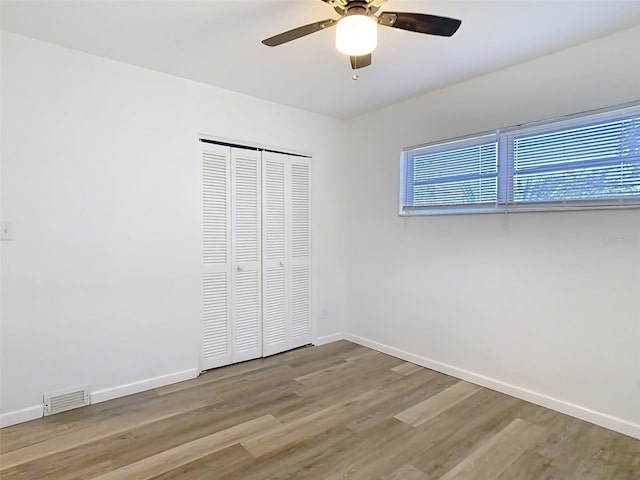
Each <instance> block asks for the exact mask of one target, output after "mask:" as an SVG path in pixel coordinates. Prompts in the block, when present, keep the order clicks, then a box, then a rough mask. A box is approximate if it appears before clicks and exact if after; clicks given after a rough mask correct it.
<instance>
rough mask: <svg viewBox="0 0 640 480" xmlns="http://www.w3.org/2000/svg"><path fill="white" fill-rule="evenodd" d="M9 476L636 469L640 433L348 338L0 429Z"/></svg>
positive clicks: (434, 475) (470, 474) (623, 472)
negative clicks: (608, 425) (573, 415)
mask: <svg viewBox="0 0 640 480" xmlns="http://www.w3.org/2000/svg"><path fill="white" fill-rule="evenodd" d="M0 469H1V473H0V477H1V478H2V479H3V480H10V479H29V480H36V479H38V480H40V479H64V480H71V479H100V480H112V479H113V480H115V479H117V480H123V479H135V480H142V479H158V480H160V479H161V480H169V479H188V480H190V479H207V480H209V479H242V480H267V479H294V478H295V479H303V478H304V479H319V480H336V479H342V478H349V479H366V480H371V479H375V480H378V479H379V480H428V479H434V480H435V479H441V480H454V479H457V480H494V479H495V480H529V479H531V480H538V479H540V480H542V479H544V480H551V479H558V480H567V479H576V480H578V479H579V480H610V479H615V480H639V479H640V440H635V439H632V438H630V437H627V436H624V435H621V434H617V433H615V432H612V431H609V430H606V429H604V428H600V427H597V426H594V425H591V424H589V423H586V422H582V421H580V420H576V419H574V418H571V417H568V416H565V415H562V414H559V413H557V412H554V411H551V410H548V409H545V408H542V407H539V406H536V405H533V404H531V403H527V402H524V401H522V400H518V399H516V398H513V397H509V396H507V395H503V394H500V393H497V392H494V391H492V390H488V389H486V388H482V387H478V386H476V385H473V384H470V383H467V382H464V381H460V380H457V379H455V378H453V377H449V376H446V375H442V374H440V373H437V372H434V371H432V370H428V369H425V368H422V367H419V366H416V365H413V364H410V363H406V362H404V361H402V360H399V359H397V358H394V357H391V356H388V355H384V354H382V353H379V352H376V351H373V350H370V349H367V348H365V347H361V346H358V345H355V344H352V343H349V342H345V341H342V342H336V343H332V344H329V345H324V346H320V347H307V348H303V349H299V350H294V351H291V352H287V353H284V354H281V355H276V356H273V357H269V358H266V359H260V360H255V361H251V362H246V363H242V364H238V365H233V366H230V367H225V368H221V369H217V370H214V371H211V372H208V373H206V374H203V375H201V376H200V377H198V378H197V379H194V380H190V381H187V382H182V383H179V384H175V385H170V386H168V387H163V388H158V389H156V390H151V391H148V392H144V393H140V394H137V395H131V396H129V397H124V398H121V399H117V400H112V401H110V402H105V403H101V404H97V405H92V406H90V407H85V408H82V409H77V410H73V411H69V412H65V413H61V414H58V415H54V416H51V417H47V418H43V419H40V420H35V421H33V422H29V423H25V424H22V425H16V426H13V427H8V428H5V429H3V430H0Z"/></svg>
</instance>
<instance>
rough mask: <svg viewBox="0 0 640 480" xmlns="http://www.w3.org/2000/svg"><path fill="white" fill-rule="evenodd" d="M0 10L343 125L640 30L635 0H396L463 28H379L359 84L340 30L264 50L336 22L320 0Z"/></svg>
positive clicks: (19, 24) (71, 4) (14, 1)
mask: <svg viewBox="0 0 640 480" xmlns="http://www.w3.org/2000/svg"><path fill="white" fill-rule="evenodd" d="M1 6H2V12H1V13H2V28H3V29H5V30H8V31H11V32H14V33H19V34H23V35H27V36H30V37H34V38H37V39H40V40H44V41H47V42H51V43H56V44H59V45H63V46H65V47H69V48H73V49H77V50H81V51H85V52H88V53H92V54H95V55H100V56H103V57H108V58H112V59H116V60H119V61H122V62H126V63H131V64H134V65H139V66H142V67H146V68H150V69H153V70H158V71H161V72H166V73H169V74H172V75H176V76H179V77H184V78H188V79H191V80H196V81H199V82H203V83H207V84H211V85H216V86H219V87H222V88H226V89H229V90H234V91H237V92H241V93H245V94H248V95H252V96H255V97H259V98H264V99H267V100H271V101H274V102H277V103H281V104H285V105H291V106H293V107H297V108H301V109H305V110H310V111H313V112H318V113H321V114H325V115H329V116H334V117H338V118H349V117H353V116H355V115H358V114H360V113H363V112H366V111H368V110H372V109H375V108H379V107H381V106H383V105H386V104H389V103H393V102H396V101H398V100H401V99H404V98H408V97H411V96H413V95H416V94H419V93H422V92H426V91H429V90H433V89H435V88H439V87H442V86H444V85H447V84H451V83H455V82H459V81H461V80H464V79H467V78H471V77H474V76H477V75H480V74H483V73H486V72H489V71H493V70H497V69H500V68H504V67H507V66H509V65H513V64H516V63H520V62H523V61H526V60H530V59H532V58H535V57H539V56H542V55H546V54H549V53H552V52H554V51H557V50H561V49H564V48H567V47H569V46H572V45H576V44H579V43H583V42H585V41H588V40H591V39H594V38H598V37H601V36H604V35H607V34H610V33H613V32H615V31H618V30H623V29H625V28H629V27H632V26H635V25H639V24H640V1H637V0H630V1H616V0H572V1H551V0H521V1H520V0H508V1H507V0H503V1H480V0H475V1H458V0H448V1H426V0H423V1H407V0H389V2H388V3H387V4H386V5H384V6H383V7H382V9H381V11H385V10H388V11H408V12H419V13H430V14H435V15H443V16H448V17H454V18H459V19H461V20H462V26H461V27H460V30H458V32H457V33H456V34H455V35H454V36H453V37H451V38H443V37H435V36H430V35H420V34H416V33H411V32H406V31H401V30H397V29H392V28H386V27H379V39H378V48H377V50H376V51H375V52H374V53H373V65H372V66H371V67H368V68H365V69H361V70H359V71H358V73H359V76H360V78H359V80H357V81H353V80H352V79H351V75H352V74H353V72H352V70H351V68H350V66H349V60H348V58H347V57H346V56H344V55H342V54H340V53H339V52H337V51H336V49H335V47H334V35H335V29H329V30H325V31H321V32H318V33H315V34H313V35H310V36H307V37H304V38H302V39H298V40H296V41H294V42H291V43H287V44H284V45H281V46H279V47H275V48H269V47H266V46H264V45H262V44H261V43H260V41H261V40H262V39H264V38H267V37H270V36H272V35H275V34H276V33H280V32H282V31H285V30H289V29H291V28H294V27H297V26H300V25H304V24H307V23H311V22H314V21H318V20H323V19H326V18H338V16H337V14H336V13H335V12H334V11H333V9H332V8H331V7H330V6H329V5H327V4H325V3H323V2H321V1H320V0H287V1H283V0H228V1H224V0H208V1H192V0H155V1H142V0H129V1H116V0H75V1H69V0H44V1H41V0H2V3H1ZM629 53H631V52H626V53H625V52H621V54H629ZM630 61H635V60H632V59H631V57H630Z"/></svg>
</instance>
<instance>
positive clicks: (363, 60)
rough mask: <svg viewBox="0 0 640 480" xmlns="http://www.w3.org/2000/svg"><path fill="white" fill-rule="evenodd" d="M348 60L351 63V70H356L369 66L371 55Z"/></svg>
mask: <svg viewBox="0 0 640 480" xmlns="http://www.w3.org/2000/svg"><path fill="white" fill-rule="evenodd" d="M349 60H350V61H351V68H352V69H354V70H357V69H358V68H364V67H368V66H369V65H371V54H370V53H367V54H366V55H360V56H358V57H354V56H351V57H349Z"/></svg>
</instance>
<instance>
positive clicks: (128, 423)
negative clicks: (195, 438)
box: [0, 400, 208, 472]
mask: <svg viewBox="0 0 640 480" xmlns="http://www.w3.org/2000/svg"><path fill="white" fill-rule="evenodd" d="M207 404H208V402H207V401H206V400H198V401H196V402H189V403H185V404H182V405H172V406H171V409H164V410H161V411H159V412H158V413H154V412H153V411H146V412H140V413H139V414H138V415H136V416H135V417H136V418H134V417H133V416H130V415H129V416H124V417H115V418H113V419H110V420H105V421H102V422H100V423H96V424H94V425H92V426H88V427H85V428H84V429H82V430H76V431H72V432H68V433H63V434H61V435H58V436H56V437H54V438H50V439H48V440H45V441H43V442H40V443H35V444H33V445H29V446H26V447H23V448H20V449H18V450H12V451H10V452H8V453H5V454H2V455H0V472H1V471H3V470H7V469H9V468H13V467H16V466H18V465H22V464H24V463H28V462H31V461H33V460H36V459H38V458H41V457H46V456H49V455H53V454H56V453H60V452H63V451H65V450H71V449H73V448H76V447H79V446H81V445H84V444H86V443H89V442H95V441H97V440H100V439H104V438H108V437H111V436H114V435H118V434H119V433H123V432H126V431H128V430H131V429H133V428H136V427H140V426H143V425H148V424H150V423H155V422H160V421H166V420H171V418H172V417H175V416H179V415H181V414H183V413H185V412H189V411H192V410H194V409H198V408H201V407H203V406H206V405H207Z"/></svg>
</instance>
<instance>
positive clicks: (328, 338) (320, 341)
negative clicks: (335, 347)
mask: <svg viewBox="0 0 640 480" xmlns="http://www.w3.org/2000/svg"><path fill="white" fill-rule="evenodd" d="M344 335H345V334H344V333H342V332H338V333H334V334H332V335H325V336H324V337H317V338H316V339H315V341H314V342H313V344H314V345H324V344H326V343H332V342H337V341H338V340H344V339H345V336H344Z"/></svg>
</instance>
